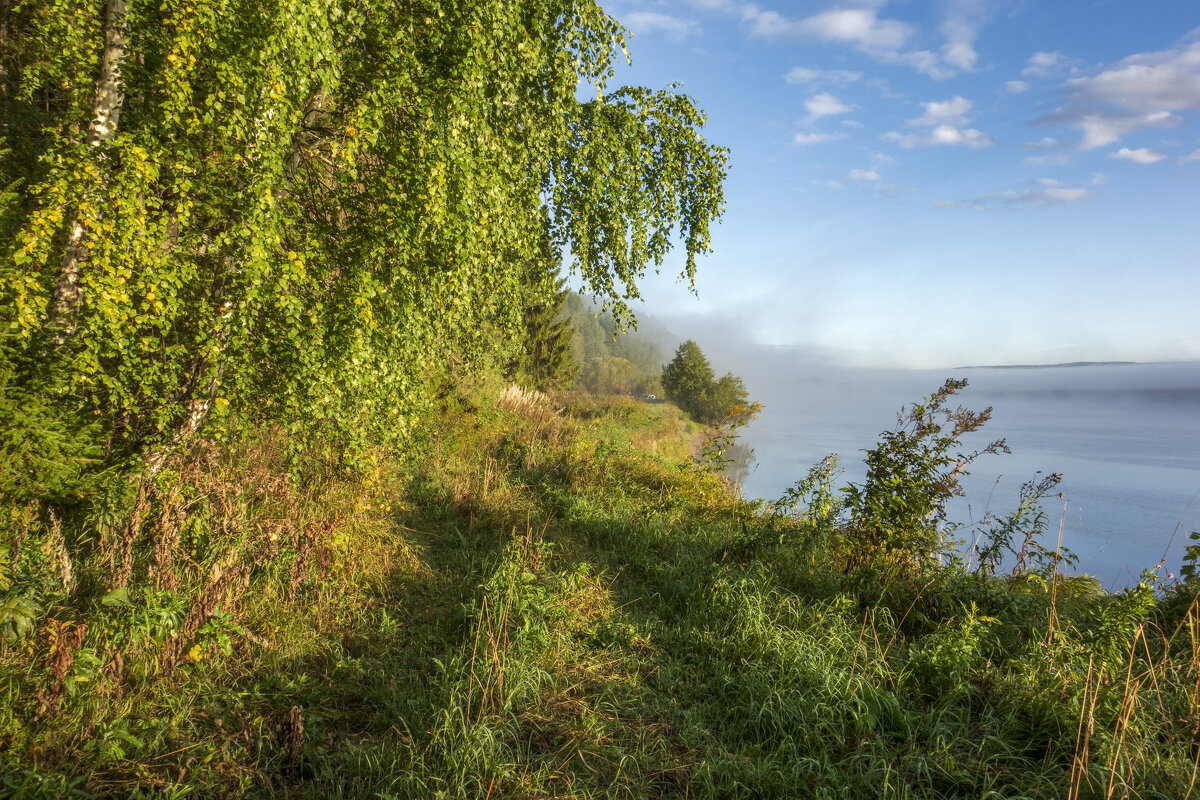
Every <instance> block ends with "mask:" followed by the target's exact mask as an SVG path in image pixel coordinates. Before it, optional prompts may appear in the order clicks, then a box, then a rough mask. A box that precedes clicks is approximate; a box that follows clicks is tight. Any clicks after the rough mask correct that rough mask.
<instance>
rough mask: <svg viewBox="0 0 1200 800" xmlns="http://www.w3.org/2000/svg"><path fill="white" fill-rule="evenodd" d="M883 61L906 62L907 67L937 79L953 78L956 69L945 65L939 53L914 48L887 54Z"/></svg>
mask: <svg viewBox="0 0 1200 800" xmlns="http://www.w3.org/2000/svg"><path fill="white" fill-rule="evenodd" d="M881 60H882V61H884V62H887V63H894V64H904V65H905V66H907V67H912V68H913V69H915V70H916V71H917V72H921V73H924V74H925V75H928V76H929V77H931V78H933V79H934V80H935V81H944V80H946V79H947V78H953V77H954V75H955V72H954V70H952V69H949V68H948V67H946V66H944V65H943V64H942V62H941V59H939V58H938V56H937V53H934V52H931V51H929V50H912V51H909V52H907V53H894V54H887V55H884V56H883V57H882V58H881Z"/></svg>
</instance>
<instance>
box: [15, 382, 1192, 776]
mask: <svg viewBox="0 0 1200 800" xmlns="http://www.w3.org/2000/svg"><path fill="white" fill-rule="evenodd" d="M696 433H697V429H696V427H695V426H694V424H691V423H688V422H687V421H686V420H685V419H684V418H683V417H682V416H681V415H680V414H679V412H678V411H677V410H676V409H675V408H674V407H673V406H671V405H669V404H642V403H638V402H635V401H632V400H627V399H624V400H622V399H609V400H602V399H595V398H592V397H590V396H584V395H579V396H567V395H563V396H557V397H553V398H547V397H544V396H540V395H535V394H526V393H522V392H519V391H514V390H505V389H503V387H502V386H501V385H499V384H486V385H481V386H477V387H474V388H472V389H469V390H467V389H462V390H459V391H457V392H455V393H453V394H451V395H450V396H448V397H446V398H444V399H443V400H442V402H441V403H440V404H439V408H438V411H437V412H436V413H435V414H434V415H433V416H432V417H431V418H429V419H427V420H425V421H424V426H423V434H422V436H421V437H420V440H419V441H418V442H417V444H416V445H415V447H414V449H413V450H412V451H411V453H409V454H408V455H406V456H405V457H403V458H396V457H394V456H392V455H389V454H387V453H377V454H375V456H374V458H373V459H371V460H369V464H370V465H371V466H368V467H367V468H365V469H363V470H361V471H359V472H356V473H354V474H353V475H348V474H347V473H346V472H345V471H343V470H340V469H338V468H337V467H336V464H337V462H338V459H337V457H336V454H324V456H321V457H318V456H311V457H310V458H308V460H306V461H304V462H302V463H292V464H289V465H286V466H285V458H284V456H283V453H284V452H285V449H286V448H285V447H284V443H283V442H282V440H281V438H280V437H279V436H274V435H269V434H264V435H262V436H261V437H260V438H258V439H257V440H254V441H243V442H238V443H233V444H229V445H224V446H218V445H216V444H212V443H205V444H199V445H197V446H195V447H193V448H192V449H191V450H190V451H189V452H187V453H186V454H185V455H183V456H181V457H180V458H178V459H177V460H176V461H174V462H172V464H171V465H170V466H169V468H167V469H166V470H164V474H163V477H161V478H160V480H159V482H158V485H157V487H156V488H155V489H154V490H153V491H152V492H150V493H148V499H146V501H145V503H143V504H142V505H141V506H140V508H141V509H142V510H141V512H140V515H138V517H137V518H136V519H135V520H133V522H132V523H131V522H130V521H129V520H128V519H126V518H125V517H123V516H122V514H121V513H120V512H121V511H122V509H123V508H127V507H122V506H118V505H115V501H114V507H113V508H112V509H107V510H106V508H105V507H104V506H103V505H97V506H95V507H91V508H89V509H87V510H81V511H80V512H79V515H78V518H71V517H65V518H63V519H58V517H50V516H48V515H47V514H46V513H45V512H44V510H42V509H40V508H38V507H34V506H13V507H9V508H6V509H5V513H6V515H7V519H6V525H5V529H4V531H5V533H4V537H5V538H4V541H3V543H2V544H3V552H4V553H5V554H6V556H7V558H8V560H7V563H6V565H5V568H4V572H3V579H4V595H3V597H4V601H3V608H2V609H0V622H2V623H3V625H4V633H5V634H6V637H7V638H6V639H5V640H4V641H3V645H2V647H3V650H2V651H0V653H2V654H0V674H2V675H3V677H4V681H3V690H2V691H3V693H2V694H0V758H2V759H3V760H2V766H3V769H2V770H0V771H2V772H3V778H2V781H3V784H2V785H0V788H2V789H3V793H5V794H10V795H17V796H26V797H65V796H78V797H131V796H142V797H216V796H233V795H239V794H241V795H248V796H256V797H320V798H337V797H412V798H424V797H722V798H726V797H748V798H749V797H780V798H783V797H796V796H808V797H831V798H832V797H845V798H875V797H878V798H902V797H911V798H917V797H922V798H924V797H986V796H994V797H1043V798H1056V797H1064V798H1067V797H1072V798H1073V797H1102V796H1103V797H1134V796H1137V797H1143V798H1146V797H1162V798H1180V797H1186V796H1188V795H1189V794H1190V793H1191V791H1192V786H1193V782H1194V778H1195V772H1196V759H1197V757H1198V753H1200V750H1198V742H1200V736H1198V735H1197V722H1196V720H1197V719H1200V698H1198V695H1200V690H1198V689H1197V687H1198V686H1200V615H1198V614H1197V609H1196V605H1195V603H1194V596H1195V587H1194V586H1192V587H1191V588H1190V589H1189V587H1188V586H1187V585H1184V586H1179V585H1176V586H1174V587H1163V586H1155V585H1153V584H1151V583H1143V584H1141V585H1139V586H1138V587H1136V588H1134V589H1131V590H1129V591H1127V592H1125V593H1122V594H1120V595H1116V596H1113V595H1107V594H1105V593H1103V592H1100V591H1098V590H1097V589H1096V588H1095V586H1094V584H1093V583H1091V582H1088V581H1086V580H1079V579H1065V580H1064V579H1062V578H1061V577H1058V576H1056V575H1055V574H1054V572H1053V570H1050V571H1049V572H1040V571H1038V570H1036V569H1031V570H1029V571H1026V572H1024V573H1022V574H1021V575H1020V576H1017V577H996V576H984V575H980V574H977V573H969V572H967V571H965V570H963V569H962V568H960V567H956V566H953V565H950V566H947V565H945V564H943V563H941V562H938V563H932V562H922V563H914V564H909V565H907V566H906V567H905V568H903V569H897V568H895V564H894V563H892V562H889V564H888V565H880V564H877V563H873V562H871V561H869V560H864V559H861V558H853V557H850V556H849V555H848V553H850V552H851V549H852V544H853V539H852V536H851V533H850V532H848V531H847V530H846V529H845V525H844V521H839V520H838V519H835V518H832V517H831V516H830V515H829V514H827V513H825V511H824V510H823V509H824V506H823V505H822V502H823V501H822V500H821V496H820V492H819V491H817V492H815V493H810V494H808V495H806V497H807V498H808V502H807V503H805V504H797V505H794V506H793V507H792V508H790V509H786V511H785V509H782V508H780V509H776V510H770V509H766V508H764V507H762V506H761V505H757V504H752V503H748V502H745V501H744V500H742V499H740V498H738V497H737V496H735V495H734V494H732V493H730V492H729V490H728V489H727V488H726V486H725V485H724V484H723V483H722V482H721V481H720V480H719V479H717V478H715V477H714V476H713V475H712V474H711V473H709V472H707V471H705V470H704V469H702V468H700V467H699V466H697V465H696V463H695V462H694V461H693V460H692V459H691V457H690V453H691V447H692V446H694V437H695V435H696ZM802 477H803V476H797V478H798V479H799V478H802ZM810 488H811V487H810ZM817 488H818V489H819V487H817Z"/></svg>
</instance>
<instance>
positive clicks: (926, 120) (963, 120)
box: [908, 95, 974, 126]
mask: <svg viewBox="0 0 1200 800" xmlns="http://www.w3.org/2000/svg"><path fill="white" fill-rule="evenodd" d="M973 105H974V104H973V103H972V102H971V101H970V100H967V99H966V98H965V97H958V96H957V95H956V96H955V97H954V98H953V99H951V100H942V101H935V102H931V103H921V107H922V108H924V109H925V116H923V117H918V118H917V119H910V120H909V121H908V124H909V125H928V126H935V125H966V124H967V123H968V122H970V119H969V118H968V117H967V114H969V113H970V111H971V107H972V106H973Z"/></svg>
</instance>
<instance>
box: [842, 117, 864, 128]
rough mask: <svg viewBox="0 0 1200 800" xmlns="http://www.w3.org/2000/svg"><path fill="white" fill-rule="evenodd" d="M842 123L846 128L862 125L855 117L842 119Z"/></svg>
mask: <svg viewBox="0 0 1200 800" xmlns="http://www.w3.org/2000/svg"><path fill="white" fill-rule="evenodd" d="M842 124H843V125H845V126H846V127H847V128H861V127H862V126H863V124H862V123H861V122H859V121H858V120H856V119H844V120H842Z"/></svg>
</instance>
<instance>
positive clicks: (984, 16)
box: [942, 0, 989, 72]
mask: <svg viewBox="0 0 1200 800" xmlns="http://www.w3.org/2000/svg"><path fill="white" fill-rule="evenodd" d="M988 18H989V13H988V8H987V5H986V4H985V3H984V2H983V0H952V1H951V2H950V3H949V8H948V11H947V14H946V19H945V21H943V22H942V33H943V35H945V37H946V44H945V45H943V46H942V58H943V60H945V62H946V63H947V64H949V65H950V66H952V67H955V68H956V69H960V70H962V71H964V72H974V71H975V67H976V64H977V63H978V61H979V54H978V53H977V52H975V39H976V38H977V37H978V36H979V31H980V29H981V28H982V27H983V26H984V25H985V24H986V23H987V22H988Z"/></svg>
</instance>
